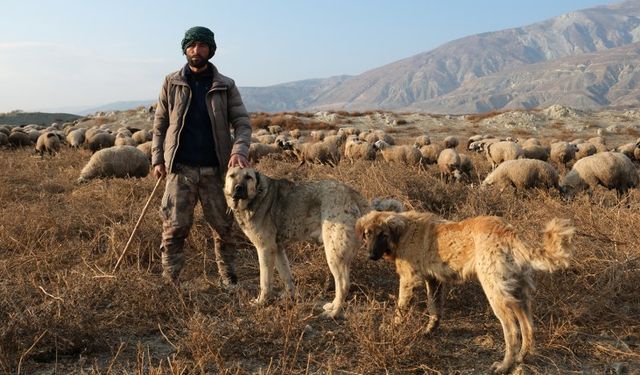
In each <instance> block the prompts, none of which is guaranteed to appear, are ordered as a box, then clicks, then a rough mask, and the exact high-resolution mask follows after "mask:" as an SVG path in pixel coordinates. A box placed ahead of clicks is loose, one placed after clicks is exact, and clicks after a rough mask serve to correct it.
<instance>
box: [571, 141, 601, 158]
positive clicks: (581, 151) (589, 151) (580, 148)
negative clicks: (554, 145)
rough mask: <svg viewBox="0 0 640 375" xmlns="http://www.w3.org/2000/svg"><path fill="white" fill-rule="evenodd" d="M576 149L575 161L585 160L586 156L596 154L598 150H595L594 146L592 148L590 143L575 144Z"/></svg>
mask: <svg viewBox="0 0 640 375" xmlns="http://www.w3.org/2000/svg"><path fill="white" fill-rule="evenodd" d="M576 148H577V150H576V155H575V159H576V160H580V159H582V158H586V157H587V156H591V155H593V154H595V153H597V152H598V150H597V149H596V146H594V145H593V144H592V143H589V142H584V143H578V144H576Z"/></svg>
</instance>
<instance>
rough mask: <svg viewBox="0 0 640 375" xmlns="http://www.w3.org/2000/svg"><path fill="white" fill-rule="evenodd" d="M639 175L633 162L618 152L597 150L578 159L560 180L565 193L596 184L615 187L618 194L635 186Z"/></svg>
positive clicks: (571, 192)
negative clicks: (593, 153) (597, 151)
mask: <svg viewBox="0 0 640 375" xmlns="http://www.w3.org/2000/svg"><path fill="white" fill-rule="evenodd" d="M639 180H640V177H639V176H638V171H637V170H636V168H635V166H634V165H633V162H632V161H631V160H630V159H629V158H628V157H626V156H625V155H624V154H622V153H619V152H599V153H597V154H595V155H591V156H587V157H586V158H582V159H580V160H578V161H577V162H576V163H575V164H574V165H573V168H572V169H571V171H569V173H567V175H566V176H565V177H564V179H563V181H562V187H563V189H564V190H565V192H566V193H567V195H569V196H570V195H573V194H575V193H576V192H578V191H581V190H585V189H588V190H589V191H590V192H591V191H592V189H595V188H596V186H598V185H602V186H604V187H606V188H607V189H616V192H617V193H618V196H620V195H622V194H624V193H626V192H627V191H628V189H629V188H632V187H636V186H637V185H638V182H639Z"/></svg>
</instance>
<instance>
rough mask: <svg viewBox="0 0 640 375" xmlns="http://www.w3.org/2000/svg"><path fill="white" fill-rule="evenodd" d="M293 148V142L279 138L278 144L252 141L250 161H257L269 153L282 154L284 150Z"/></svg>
mask: <svg viewBox="0 0 640 375" xmlns="http://www.w3.org/2000/svg"><path fill="white" fill-rule="evenodd" d="M291 149H293V147H292V144H291V142H289V141H285V140H279V141H278V142H276V144H273V145H265V144H263V143H252V144H251V145H250V146H249V161H250V162H252V163H256V162H258V161H260V159H262V158H263V157H265V156H267V155H269V154H280V153H282V152H283V151H284V150H291Z"/></svg>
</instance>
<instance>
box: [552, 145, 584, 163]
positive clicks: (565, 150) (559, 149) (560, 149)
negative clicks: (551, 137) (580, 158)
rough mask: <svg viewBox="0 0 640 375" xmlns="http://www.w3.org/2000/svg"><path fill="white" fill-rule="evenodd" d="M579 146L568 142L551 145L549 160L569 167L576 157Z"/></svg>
mask: <svg viewBox="0 0 640 375" xmlns="http://www.w3.org/2000/svg"><path fill="white" fill-rule="evenodd" d="M577 151H578V146H576V145H575V144H572V143H568V142H556V143H552V144H551V154H550V155H549V159H550V160H551V161H553V162H555V163H557V164H562V165H565V166H566V165H567V163H569V162H570V161H571V160H573V158H575V156H576V152H577Z"/></svg>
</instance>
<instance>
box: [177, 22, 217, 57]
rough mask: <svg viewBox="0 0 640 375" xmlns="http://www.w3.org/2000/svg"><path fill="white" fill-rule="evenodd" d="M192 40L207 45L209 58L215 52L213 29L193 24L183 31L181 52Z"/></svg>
mask: <svg viewBox="0 0 640 375" xmlns="http://www.w3.org/2000/svg"><path fill="white" fill-rule="evenodd" d="M194 42H203V43H207V44H208V45H209V58H212V57H213V55H214V54H215V53H216V48H217V46H216V41H215V39H214V38H213V31H211V30H209V29H207V28H206V27H203V26H194V27H192V28H190V29H189V30H187V31H186V32H185V33H184V38H182V53H185V51H186V49H187V47H189V46H190V45H191V44H192V43H194Z"/></svg>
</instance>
